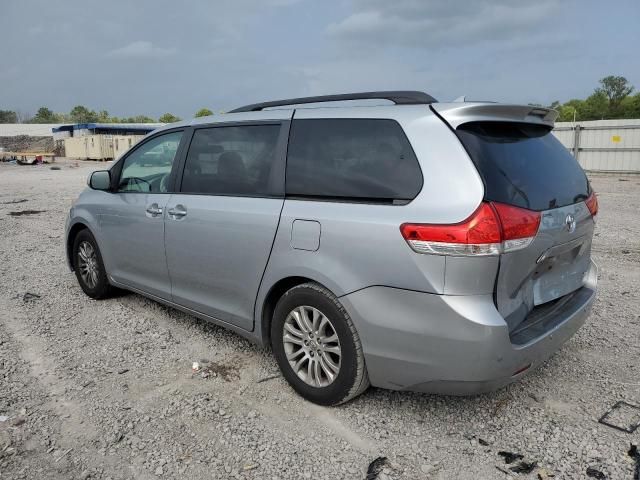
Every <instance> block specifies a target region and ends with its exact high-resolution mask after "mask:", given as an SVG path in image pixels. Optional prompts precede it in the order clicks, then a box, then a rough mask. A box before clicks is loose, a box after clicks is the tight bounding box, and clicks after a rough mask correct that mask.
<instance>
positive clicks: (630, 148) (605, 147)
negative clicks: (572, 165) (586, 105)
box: [553, 119, 640, 173]
mask: <svg viewBox="0 0 640 480" xmlns="http://www.w3.org/2000/svg"><path fill="white" fill-rule="evenodd" d="M553 133H554V134H555V136H556V137H557V138H558V140H560V141H561V142H562V144H563V145H564V146H565V147H567V148H568V149H569V151H571V153H572V154H573V156H574V157H576V158H577V159H578V162H579V163H580V165H581V166H582V168H584V169H585V170H589V171H601V172H636V173H640V119H632V120H594V121H590V122H576V123H575V124H574V123H572V122H558V123H556V126H555V128H554V130H553Z"/></svg>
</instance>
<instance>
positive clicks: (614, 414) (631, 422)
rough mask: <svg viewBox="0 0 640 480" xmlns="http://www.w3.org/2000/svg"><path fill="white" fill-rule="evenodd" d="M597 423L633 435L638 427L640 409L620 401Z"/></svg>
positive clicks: (639, 424) (639, 423)
mask: <svg viewBox="0 0 640 480" xmlns="http://www.w3.org/2000/svg"><path fill="white" fill-rule="evenodd" d="M598 422H599V423H601V424H602V425H606V426H607V427H611V428H615V429H616V430H620V431H622V432H626V433H633V432H635V431H636V429H637V428H638V427H640V407H638V406H637V405H632V404H631V403H627V402H625V401H623V400H620V401H619V402H616V404H615V405H614V406H613V407H611V408H610V409H609V410H608V411H607V412H606V413H605V414H604V415H602V417H600V419H599V420H598Z"/></svg>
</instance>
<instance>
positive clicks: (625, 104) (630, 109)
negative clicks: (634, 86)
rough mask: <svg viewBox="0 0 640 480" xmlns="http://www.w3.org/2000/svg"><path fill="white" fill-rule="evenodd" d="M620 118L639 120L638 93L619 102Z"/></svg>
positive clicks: (639, 104) (639, 105) (639, 95)
mask: <svg viewBox="0 0 640 480" xmlns="http://www.w3.org/2000/svg"><path fill="white" fill-rule="evenodd" d="M620 117H621V118H640V93H636V94H635V95H629V96H628V97H626V98H624V99H623V100H622V102H620Z"/></svg>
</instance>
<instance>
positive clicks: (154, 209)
mask: <svg viewBox="0 0 640 480" xmlns="http://www.w3.org/2000/svg"><path fill="white" fill-rule="evenodd" d="M147 213H148V214H149V215H151V216H152V217H157V216H158V215H162V207H160V206H158V204H157V203H152V204H151V205H149V206H148V207H147Z"/></svg>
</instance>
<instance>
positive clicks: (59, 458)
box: [56, 448, 73, 463]
mask: <svg viewBox="0 0 640 480" xmlns="http://www.w3.org/2000/svg"><path fill="white" fill-rule="evenodd" d="M71 450H73V448H70V449H69V450H66V451H65V452H64V453H63V454H62V455H60V456H59V457H58V458H56V463H58V462H59V461H60V460H62V459H63V458H64V457H66V456H67V454H68V453H69V452H70V451H71Z"/></svg>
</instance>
